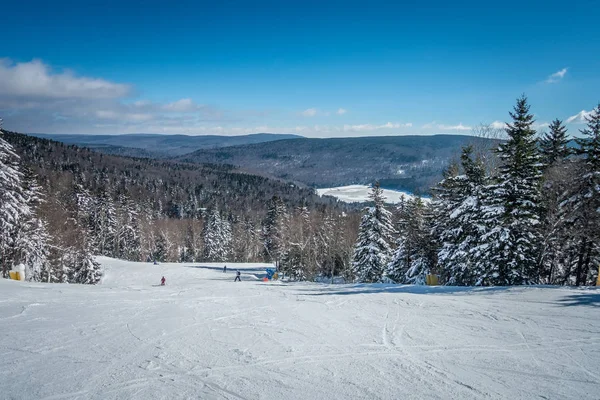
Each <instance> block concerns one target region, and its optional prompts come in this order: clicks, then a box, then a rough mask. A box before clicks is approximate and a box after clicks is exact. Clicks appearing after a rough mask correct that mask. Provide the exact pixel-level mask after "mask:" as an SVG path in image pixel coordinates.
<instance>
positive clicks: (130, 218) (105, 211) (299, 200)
mask: <svg viewBox="0 0 600 400" xmlns="http://www.w3.org/2000/svg"><path fill="white" fill-rule="evenodd" d="M0 146H1V147H0V167H1V168H0V173H1V174H2V175H0V196H2V207H1V209H0V212H1V213H2V214H0V224H2V225H1V228H2V237H0V250H1V253H0V262H1V265H2V274H3V276H5V277H6V276H7V274H8V271H9V270H10V269H11V268H12V266H13V265H18V264H23V265H25V267H26V277H27V279H29V280H36V281H45V282H74V283H97V282H98V281H99V279H100V277H101V270H100V267H99V265H98V263H96V262H95V261H94V258H93V255H104V256H109V257H116V258H121V259H126V260H132V261H154V260H156V261H158V262H198V261H238V262H251V261H267V262H271V261H273V262H278V263H280V264H282V265H283V260H284V258H285V257H284V256H286V257H288V258H285V259H286V260H291V258H289V257H291V255H292V254H294V252H297V251H298V249H301V250H302V256H301V257H300V258H299V260H298V262H301V263H302V265H303V267H302V269H304V268H305V267H304V266H308V265H310V268H308V267H307V268H306V271H305V272H304V275H302V276H300V275H299V276H298V278H306V279H311V278H312V277H314V276H316V275H319V274H320V275H330V274H331V273H337V272H338V271H339V270H341V269H343V268H345V267H347V263H348V262H349V256H348V255H347V254H349V252H351V249H352V245H353V239H352V240H345V241H344V240H342V239H341V236H343V238H354V236H355V235H356V230H355V226H356V224H355V222H354V221H355V218H356V217H357V214H356V212H352V209H353V208H352V207H349V206H346V205H344V204H343V203H338V202H337V201H336V200H335V199H333V198H321V197H319V196H318V195H316V193H315V192H314V190H312V189H309V188H302V187H299V186H298V185H296V184H292V183H289V182H284V181H280V180H274V179H269V178H265V177H261V176H257V175H252V174H248V173H245V172H243V171H239V170H236V169H235V168H233V167H231V166H217V165H192V164H181V163H174V162H166V161H159V160H149V159H132V158H123V157H115V156H107V155H103V154H100V153H95V152H92V151H89V150H87V149H82V148H78V147H76V146H68V145H65V144H62V143H59V142H54V141H51V140H47V139H40V138H36V137H32V136H27V135H22V134H18V133H14V132H2V136H0ZM42 188H43V189H42ZM275 205H276V206H277V212H276V213H273V212H272V207H274V206H275ZM300 214H301V215H300ZM299 221H302V222H303V223H304V224H306V227H305V228H300V230H299V231H297V230H296V228H295V227H296V225H297V223H299ZM315 226H321V227H323V229H318V230H317V229H314V227H315ZM334 226H335V228H336V231H335V232H332V230H333V227H334ZM324 227H329V228H328V229H329V230H326V229H325V228H324ZM339 229H345V230H346V231H345V232H340V231H339ZM325 235H328V236H325ZM329 237H331V238H332V239H331V240H329V239H328V238H329ZM334 244H335V245H334ZM309 250H310V251H309ZM331 260H333V261H331ZM315 263H316V264H315ZM340 263H345V264H343V265H342V264H340ZM317 264H319V265H320V266H315V265H317ZM332 264H334V265H336V266H337V267H335V268H334V266H332ZM286 265H287V264H286ZM336 268H337V269H336ZM309 270H310V271H311V272H309ZM292 275H293V274H292ZM294 276H295V275H294Z"/></svg>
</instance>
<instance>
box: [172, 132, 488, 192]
mask: <svg viewBox="0 0 600 400" xmlns="http://www.w3.org/2000/svg"><path fill="white" fill-rule="evenodd" d="M476 142H477V143H479V144H483V145H484V146H487V145H488V144H489V146H492V145H493V143H494V142H492V141H490V140H487V139H481V138H476V137H473V136H461V135H434V136H384V137H358V138H335V139H308V138H301V139H291V140H278V141H272V142H267V143H260V144H253V145H245V146H232V147H227V148H219V149H203V150H198V151H195V152H193V153H191V154H186V155H184V156H181V157H178V158H177V160H178V161H183V162H193V163H215V164H217V163H219V164H233V165H236V166H240V167H242V168H243V169H245V170H250V171H254V172H258V173H263V174H265V173H266V174H270V175H272V176H275V177H278V178H283V179H286V180H292V181H297V182H302V183H305V184H307V185H310V186H315V187H335V186H344V185H349V184H369V183H372V182H373V181H375V180H380V181H381V183H382V186H384V187H387V188H391V189H401V190H408V191H411V192H415V193H420V194H424V193H427V192H428V191H429V188H430V187H431V186H432V185H433V184H434V183H436V182H438V181H439V180H441V177H442V171H443V169H444V167H445V166H446V165H447V164H448V162H449V160H450V159H452V158H453V157H456V158H457V157H458V156H459V154H460V149H461V147H462V146H464V145H467V144H471V143H476Z"/></svg>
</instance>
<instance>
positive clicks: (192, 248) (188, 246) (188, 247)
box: [179, 223, 196, 262]
mask: <svg viewBox="0 0 600 400" xmlns="http://www.w3.org/2000/svg"><path fill="white" fill-rule="evenodd" d="M184 235H185V238H184V241H183V246H182V247H181V248H180V251H179V261H180V262H194V261H196V244H195V240H194V237H195V234H194V229H193V227H192V224H191V223H189V224H188V225H187V227H186V230H185V233H184Z"/></svg>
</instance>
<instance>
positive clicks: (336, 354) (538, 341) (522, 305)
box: [0, 258, 600, 400]
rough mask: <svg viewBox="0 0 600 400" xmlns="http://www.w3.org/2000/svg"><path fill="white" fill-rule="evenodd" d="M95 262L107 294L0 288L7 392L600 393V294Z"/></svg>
mask: <svg viewBox="0 0 600 400" xmlns="http://www.w3.org/2000/svg"><path fill="white" fill-rule="evenodd" d="M99 260H100V261H101V263H102V264H103V265H104V266H105V267H106V271H107V273H106V276H105V279H104V282H103V284H101V285H97V286H84V285H66V284H65V285H61V284H39V283H27V282H16V281H7V280H0V294H1V295H0V332H1V333H2V334H1V335H0V354H1V356H0V397H1V398H3V399H157V398H162V399H181V398H190V399H259V398H260V399H278V400H279V399H367V398H368V399H487V398H489V399H533V398H535V399H566V398H572V399H598V398H600V375H599V370H598V368H599V366H600V291H598V290H595V289H581V290H577V289H569V288H540V287H517V288H488V289H465V288H462V289H461V288H452V287H447V288H442V287H433V288H428V287H409V286H388V285H325V284H310V283H297V284H294V283H276V282H273V283H263V282H261V281H260V280H259V278H261V277H262V276H263V275H264V270H263V269H262V267H263V266H261V265H259V264H255V265H248V264H246V265H234V264H228V267H229V271H228V273H227V274H223V272H222V271H221V265H220V264H208V265H207V264H193V265H192V264H187V265H177V264H164V265H159V266H155V265H152V264H144V263H132V262H125V261H116V260H111V259H107V258H100V259H99ZM201 265H204V267H201ZM236 267H239V268H240V269H242V282H241V283H234V282H233V278H234V268H236ZM162 275H164V276H165V277H166V279H167V286H165V287H159V286H158V287H157V286H154V285H156V284H157V283H158V282H159V280H160V277H161V276H162Z"/></svg>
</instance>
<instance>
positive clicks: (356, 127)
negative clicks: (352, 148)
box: [343, 122, 412, 132]
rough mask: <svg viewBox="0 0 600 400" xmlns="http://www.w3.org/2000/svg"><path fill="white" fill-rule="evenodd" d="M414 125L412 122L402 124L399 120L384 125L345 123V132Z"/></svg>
mask: <svg viewBox="0 0 600 400" xmlns="http://www.w3.org/2000/svg"><path fill="white" fill-rule="evenodd" d="M410 127H412V123H410V122H409V123H406V124H400V123H398V122H396V123H392V122H388V123H386V124H383V125H374V124H360V125H344V127H343V130H344V132H348V131H354V132H370V131H376V130H379V129H399V128H410Z"/></svg>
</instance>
